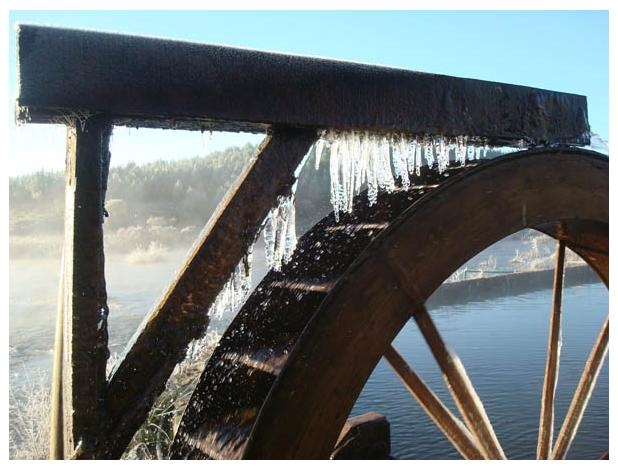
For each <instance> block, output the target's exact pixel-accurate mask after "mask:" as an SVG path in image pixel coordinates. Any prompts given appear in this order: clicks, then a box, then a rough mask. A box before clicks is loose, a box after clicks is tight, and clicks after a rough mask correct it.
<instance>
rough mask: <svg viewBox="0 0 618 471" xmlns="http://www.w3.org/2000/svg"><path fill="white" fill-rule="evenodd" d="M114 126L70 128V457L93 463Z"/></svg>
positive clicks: (66, 398)
mask: <svg viewBox="0 0 618 471" xmlns="http://www.w3.org/2000/svg"><path fill="white" fill-rule="evenodd" d="M110 134H111V124H110V122H109V120H107V119H105V118H102V117H98V118H92V119H88V120H86V121H84V122H73V123H70V125H69V126H68V127H67V168H66V200H65V201H66V209H65V243H64V288H63V289H64V305H63V307H62V311H63V313H64V322H63V324H64V335H63V337H64V345H63V357H64V365H63V368H62V383H63V399H62V402H63V413H64V456H65V457H74V456H75V457H91V456H92V455H91V453H92V452H93V450H94V447H95V445H96V442H97V439H98V434H99V433H100V425H101V423H103V422H104V418H105V411H104V395H105V386H106V382H105V379H106V378H105V368H106V364H107V358H108V356H109V352H108V350H107V314H108V307H107V293H106V288H105V257H104V253H103V217H104V216H103V214H104V201H105V192H106V190H107V174H108V169H109V160H110V154H109V139H110Z"/></svg>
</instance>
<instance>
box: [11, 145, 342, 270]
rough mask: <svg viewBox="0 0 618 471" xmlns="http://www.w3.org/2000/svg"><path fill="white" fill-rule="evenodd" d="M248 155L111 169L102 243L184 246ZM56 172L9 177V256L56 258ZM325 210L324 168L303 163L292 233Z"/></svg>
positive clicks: (60, 202) (126, 248)
mask: <svg viewBox="0 0 618 471" xmlns="http://www.w3.org/2000/svg"><path fill="white" fill-rule="evenodd" d="M255 152H256V147H255V146H253V145H251V144H246V145H245V146H244V147H231V148H228V149H226V150H224V151H219V152H214V153H212V154H210V155H208V156H197V157H194V158H191V159H184V160H176V161H169V160H158V161H154V162H150V163H147V164H145V165H136V164H134V163H128V164H126V165H122V166H112V168H111V169H110V173H109V180H108V191H107V198H106V204H105V208H106V210H107V212H108V214H109V217H107V218H106V219H105V223H104V226H103V227H104V232H105V244H106V248H107V249H109V250H110V251H112V252H117V253H129V252H131V251H134V250H143V249H146V248H148V247H152V245H153V244H155V245H156V246H159V247H164V248H173V247H174V246H175V245H183V246H186V244H187V243H190V242H191V241H193V240H194V239H195V237H196V236H197V235H198V234H199V232H200V230H201V229H202V228H203V226H204V224H205V223H206V222H207V221H208V219H209V218H210V216H211V215H212V213H213V212H214V210H215V208H216V207H217V205H218V204H219V202H220V201H221V200H222V198H223V197H224V195H225V194H226V192H227V191H228V190H229V188H230V187H231V186H232V184H233V182H234V181H235V179H236V178H237V177H238V176H239V175H240V173H241V171H242V169H243V167H244V166H245V165H246V163H247V162H248V161H249V159H250V158H251V157H252V156H253V154H254V153H255ZM64 198H65V197H64V174H63V173H62V172H49V171H40V172H36V173H32V174H29V175H22V176H17V177H11V178H10V179H9V245H10V248H9V250H10V257H11V258H19V257H28V256H43V255H53V256H55V255H59V254H60V250H61V242H62V233H63V227H64V226H63V225H64ZM330 210H331V207H330V203H329V175H328V165H321V166H320V169H319V170H317V171H316V170H315V166H314V165H313V161H312V160H310V161H309V162H308V163H307V165H306V166H305V168H304V169H303V172H302V173H301V175H300V179H299V185H298V190H297V224H298V226H299V227H298V229H299V231H300V233H302V232H303V231H304V230H306V229H308V228H309V227H310V226H311V225H312V224H313V223H314V222H315V221H316V219H317V218H319V217H320V216H321V215H324V214H326V213H327V212H329V211H330Z"/></svg>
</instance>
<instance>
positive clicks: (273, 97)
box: [17, 25, 590, 144]
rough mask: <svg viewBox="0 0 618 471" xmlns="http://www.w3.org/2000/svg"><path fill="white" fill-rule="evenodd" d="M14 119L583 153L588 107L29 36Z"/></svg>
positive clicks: (403, 79)
mask: <svg viewBox="0 0 618 471" xmlns="http://www.w3.org/2000/svg"><path fill="white" fill-rule="evenodd" d="M17 44H18V62H19V84H20V89H19V96H18V98H17V115H18V119H20V120H25V121H28V120H30V121H32V122H53V121H55V120H58V119H61V118H62V117H63V116H64V115H66V114H69V113H71V112H76V111H80V112H84V113H91V114H98V113H106V114H108V115H111V116H113V118H114V124H116V125H118V124H122V125H130V126H140V127H147V126H152V127H163V128H176V129H198V130H200V129H201V130H204V129H206V130H208V129H211V130H213V129H215V130H234V131H238V130H248V131H263V130H264V129H266V128H269V127H271V126H302V127H312V128H334V129H342V130H345V129H364V130H368V131H375V132H406V133H410V134H417V135H425V134H441V135H445V136H458V135H465V136H477V137H485V138H487V139H488V140H489V143H490V144H516V143H517V142H518V141H519V140H520V139H524V140H525V141H526V142H527V143H528V144H535V143H536V144H541V143H568V144H588V143H589V131H590V129H589V125H588V111H587V104H586V98H585V97H583V96H580V95H573V94H568V93H558V92H553V91H549V90H542V89H538V88H531V87H523V86H517V85H509V84H505V83H495V82H487V81H482V80H472V79H463V78H458V77H449V76H445V75H436V74H428V73H420V72H413V71H409V70H403V69H395V68H388V67H376V66H371V65H367V64H359V63H350V62H341V61H335V60H326V59H316V58H309V57H300V56H292V55H284V54H273V53H266V52H260V51H251V50H246V49H238V48H230V47H221V46H213V45H206V44H196V43H189V42H182V41H170V40H161V39H154V38H144V37H135V36H127V35H120V34H109V33H100V32H92V31H77V30H70V29H59V28H50V27H41V26H32V25H20V26H19V27H18V29H17Z"/></svg>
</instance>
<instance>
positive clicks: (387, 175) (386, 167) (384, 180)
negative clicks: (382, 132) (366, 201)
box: [377, 137, 395, 193]
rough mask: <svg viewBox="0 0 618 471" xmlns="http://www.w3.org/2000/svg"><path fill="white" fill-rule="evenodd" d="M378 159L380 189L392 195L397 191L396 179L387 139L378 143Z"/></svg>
mask: <svg viewBox="0 0 618 471" xmlns="http://www.w3.org/2000/svg"><path fill="white" fill-rule="evenodd" d="M377 159H378V162H377V169H378V188H379V189H381V190H386V192H388V193H392V192H393V191H394V190H395V179H394V178H393V172H392V171H391V157H390V144H389V141H388V139H387V138H386V137H382V138H381V139H380V140H379V142H378V152H377Z"/></svg>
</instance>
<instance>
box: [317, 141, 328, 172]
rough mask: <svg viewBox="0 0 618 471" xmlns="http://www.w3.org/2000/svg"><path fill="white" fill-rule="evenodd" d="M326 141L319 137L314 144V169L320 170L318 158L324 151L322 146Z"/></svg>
mask: <svg viewBox="0 0 618 471" xmlns="http://www.w3.org/2000/svg"><path fill="white" fill-rule="evenodd" d="M325 144H326V141H325V140H324V138H323V137H320V138H319V139H318V141H317V142H316V143H315V169H316V170H319V169H320V158H321V157H322V152H323V151H324V145H325Z"/></svg>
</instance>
